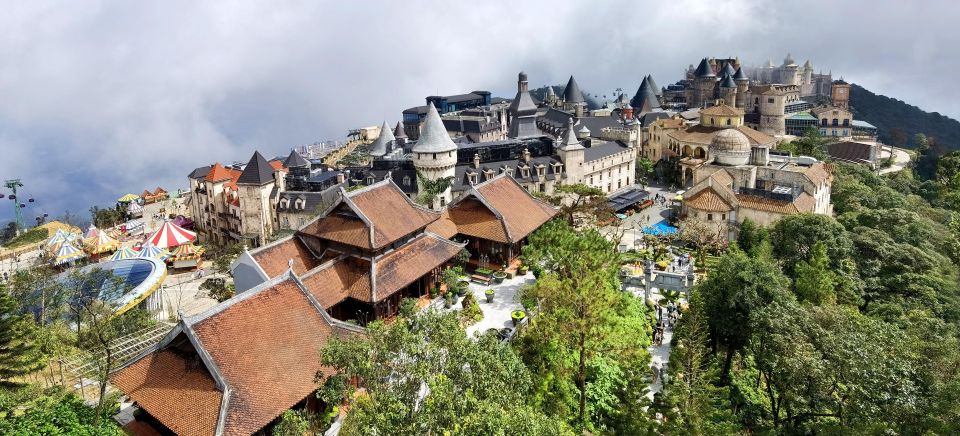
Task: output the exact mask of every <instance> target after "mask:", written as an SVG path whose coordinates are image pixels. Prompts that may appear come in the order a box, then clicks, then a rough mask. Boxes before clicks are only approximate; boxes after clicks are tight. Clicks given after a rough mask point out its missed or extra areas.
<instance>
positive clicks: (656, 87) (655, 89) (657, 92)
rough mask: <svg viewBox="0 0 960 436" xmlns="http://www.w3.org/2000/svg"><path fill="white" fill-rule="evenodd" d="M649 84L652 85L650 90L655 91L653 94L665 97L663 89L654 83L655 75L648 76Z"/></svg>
mask: <svg viewBox="0 0 960 436" xmlns="http://www.w3.org/2000/svg"><path fill="white" fill-rule="evenodd" d="M647 83H648V84H649V85H650V89H652V90H653V94H654V95H656V96H657V97H663V89H661V88H660V87H659V86H657V82H654V81H653V75H652V74H647Z"/></svg>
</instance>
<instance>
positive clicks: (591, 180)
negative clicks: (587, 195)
mask: <svg viewBox="0 0 960 436" xmlns="http://www.w3.org/2000/svg"><path fill="white" fill-rule="evenodd" d="M590 184H591V185H592V184H593V176H590Z"/></svg>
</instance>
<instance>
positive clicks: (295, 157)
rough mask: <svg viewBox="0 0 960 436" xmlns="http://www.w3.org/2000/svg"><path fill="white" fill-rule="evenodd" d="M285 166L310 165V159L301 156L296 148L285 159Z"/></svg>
mask: <svg viewBox="0 0 960 436" xmlns="http://www.w3.org/2000/svg"><path fill="white" fill-rule="evenodd" d="M283 166H284V167H287V168H296V167H310V161H308V160H306V159H304V158H303V156H300V153H297V151H296V150H290V155H289V156H287V159H286V160H284V161H283Z"/></svg>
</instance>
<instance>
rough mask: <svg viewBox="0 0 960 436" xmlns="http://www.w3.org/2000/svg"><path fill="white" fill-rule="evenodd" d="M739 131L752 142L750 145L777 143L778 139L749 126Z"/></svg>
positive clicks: (740, 128)
mask: <svg viewBox="0 0 960 436" xmlns="http://www.w3.org/2000/svg"><path fill="white" fill-rule="evenodd" d="M737 130H739V131H740V133H743V134H744V136H746V137H747V139H749V140H750V145H757V144H760V145H773V143H774V142H776V141H777V138H774V137H773V136H770V135H768V134H766V133H763V132H761V131H759V130H754V129H751V128H750V127H747V126H740V127H737Z"/></svg>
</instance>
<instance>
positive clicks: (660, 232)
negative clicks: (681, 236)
mask: <svg viewBox="0 0 960 436" xmlns="http://www.w3.org/2000/svg"><path fill="white" fill-rule="evenodd" d="M678 231H679V230H677V228H676V227H674V226H671V225H670V224H667V221H666V220H663V221H660V222H659V223H656V224H654V225H652V226H646V227H644V228H643V233H646V234H648V235H653V236H667V235H673V234H676V233H677V232H678Z"/></svg>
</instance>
